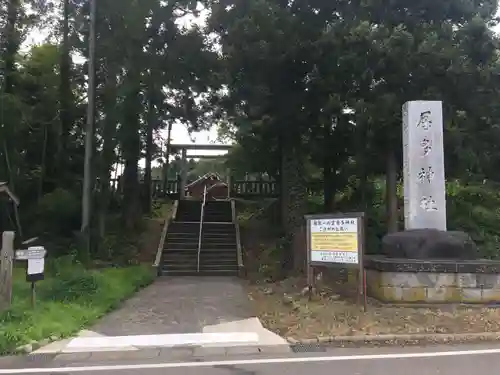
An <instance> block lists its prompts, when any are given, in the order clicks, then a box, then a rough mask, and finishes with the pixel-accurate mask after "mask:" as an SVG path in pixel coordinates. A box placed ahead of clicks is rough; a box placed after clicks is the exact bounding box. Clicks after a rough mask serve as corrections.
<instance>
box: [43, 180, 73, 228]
mask: <svg viewBox="0 0 500 375" xmlns="http://www.w3.org/2000/svg"><path fill="white" fill-rule="evenodd" d="M37 219H38V221H37V222H38V224H39V228H38V230H39V231H40V232H41V233H46V232H50V233H52V234H54V235H61V236H68V235H71V233H72V231H73V230H75V228H78V223H79V221H80V200H79V199H78V196H77V195H76V194H74V193H73V192H72V191H69V190H65V189H61V188H57V189H55V190H54V191H52V192H50V193H47V194H45V195H44V196H43V197H42V198H41V199H40V200H39V201H38V205H37Z"/></svg>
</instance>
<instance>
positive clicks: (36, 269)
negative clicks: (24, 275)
mask: <svg viewBox="0 0 500 375" xmlns="http://www.w3.org/2000/svg"><path fill="white" fill-rule="evenodd" d="M44 268H45V259H44V258H41V259H28V275H38V274H41V273H43V271H44Z"/></svg>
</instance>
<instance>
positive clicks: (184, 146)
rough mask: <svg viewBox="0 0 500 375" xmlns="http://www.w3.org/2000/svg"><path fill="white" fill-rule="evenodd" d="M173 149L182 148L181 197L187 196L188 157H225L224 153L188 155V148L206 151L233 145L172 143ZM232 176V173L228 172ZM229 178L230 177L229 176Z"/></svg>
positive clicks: (218, 149)
mask: <svg viewBox="0 0 500 375" xmlns="http://www.w3.org/2000/svg"><path fill="white" fill-rule="evenodd" d="M170 147H171V150H172V151H173V150H175V151H177V150H181V173H180V184H179V199H184V198H185V194H186V191H185V188H186V185H187V173H188V163H187V159H188V158H189V159H195V158H196V159H217V158H225V157H227V156H226V155H225V154H224V155H206V154H200V155H188V154H187V151H188V150H197V151H199V150H204V151H229V150H231V149H232V148H233V146H232V145H221V144H172V145H170ZM228 176H230V173H228ZM228 178H229V177H228ZM227 182H228V186H231V185H230V181H227Z"/></svg>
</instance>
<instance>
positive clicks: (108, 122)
mask: <svg viewBox="0 0 500 375" xmlns="http://www.w3.org/2000/svg"><path fill="white" fill-rule="evenodd" d="M115 69H116V67H115V66H114V65H113V64H110V66H109V67H108V70H109V71H108V76H107V79H106V87H105V89H104V113H105V114H106V118H105V120H104V129H103V131H102V153H101V164H100V165H101V170H100V173H99V178H100V183H101V184H100V196H99V235H100V237H101V238H103V237H104V236H105V235H106V216H107V214H108V207H109V201H110V198H111V192H110V176H111V168H112V166H113V163H114V162H115V161H116V155H115V148H116V128H117V116H116V94H117V93H116V71H115Z"/></svg>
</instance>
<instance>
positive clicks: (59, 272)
mask: <svg viewBox="0 0 500 375" xmlns="http://www.w3.org/2000/svg"><path fill="white" fill-rule="evenodd" d="M49 267H50V270H49V274H48V275H47V276H46V278H45V280H44V281H40V282H38V283H37V303H36V306H35V308H34V309H33V308H32V306H31V291H30V284H29V283H27V282H26V281H25V280H26V279H25V270H24V269H15V272H14V283H13V304H12V306H11V308H10V309H8V310H5V311H3V312H0V353H1V354H7V353H12V352H13V351H14V350H15V349H16V348H17V347H18V346H20V345H23V344H27V343H30V342H32V341H38V340H42V339H45V338H49V337H51V336H57V337H67V336H70V335H72V334H75V333H76V332H78V331H79V330H81V329H82V328H84V327H86V326H88V325H89V324H91V323H93V322H95V321H96V320H97V319H98V318H100V317H102V316H103V315H104V314H106V313H107V312H109V311H110V310H112V309H114V308H116V307H117V306H118V305H119V304H120V302H122V301H123V300H124V299H126V298H128V297H130V296H131V295H132V294H134V292H136V291H137V290H138V289H140V288H142V287H144V286H146V285H148V284H149V283H151V282H152V280H153V279H154V273H153V270H152V269H151V267H150V266H131V267H126V268H107V269H101V270H86V269H84V268H83V267H82V266H80V265H78V264H75V263H74V262H73V261H68V260H66V261H56V262H54V263H53V264H51V265H49Z"/></svg>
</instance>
